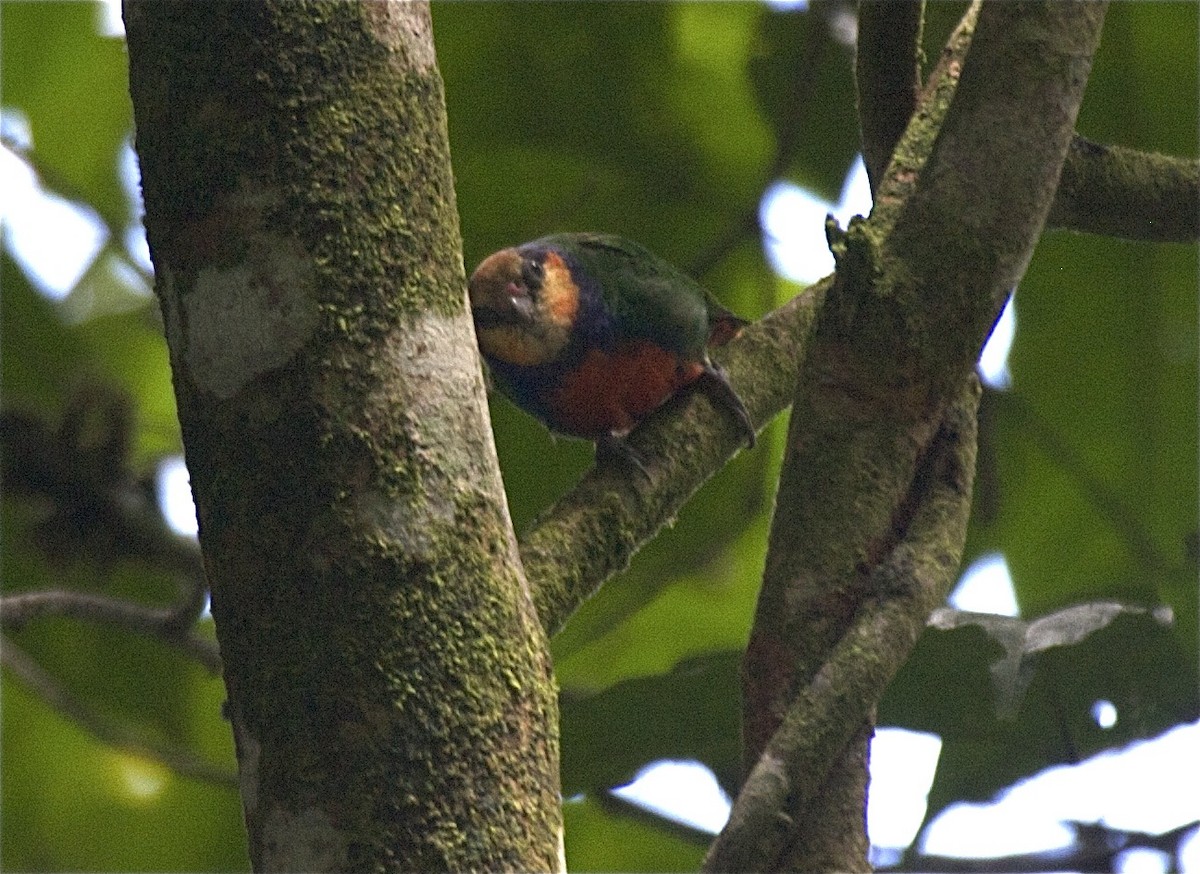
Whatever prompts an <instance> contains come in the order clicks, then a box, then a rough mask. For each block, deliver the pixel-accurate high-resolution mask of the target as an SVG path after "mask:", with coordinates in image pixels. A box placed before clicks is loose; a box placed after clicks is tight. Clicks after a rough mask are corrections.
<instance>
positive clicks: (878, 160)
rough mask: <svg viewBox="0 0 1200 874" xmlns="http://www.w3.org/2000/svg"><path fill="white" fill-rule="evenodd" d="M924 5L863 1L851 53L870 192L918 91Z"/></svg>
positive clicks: (903, 1) (910, 0)
mask: <svg viewBox="0 0 1200 874" xmlns="http://www.w3.org/2000/svg"><path fill="white" fill-rule="evenodd" d="M924 19H925V4H924V3H923V2H920V3H917V2H913V0H861V2H860V3H859V5H858V44H857V46H856V47H855V53H854V70H855V78H854V81H855V86H856V88H857V91H858V121H859V129H860V131H861V134H862V147H863V163H864V164H866V167H867V178H868V179H870V181H871V193H872V194H874V193H875V191H876V190H878V188H879V182H880V180H881V179H883V173H884V171H885V170H886V169H887V165H888V162H889V161H891V159H892V152H893V151H894V150H895V148H896V143H898V142H900V137H901V136H902V135H903V134H904V129H905V128H906V127H908V120H909V119H910V118H911V117H912V114H913V112H914V111H915V110H916V108H917V97H918V95H919V94H920V92H921V28H922V24H923V22H924Z"/></svg>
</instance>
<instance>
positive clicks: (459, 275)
mask: <svg viewBox="0 0 1200 874" xmlns="http://www.w3.org/2000/svg"><path fill="white" fill-rule="evenodd" d="M125 19H126V28H127V34H128V44H129V55H130V82H131V92H132V96H133V103H134V110H135V119H136V125H137V151H138V155H139V159H140V161H141V168H142V182H143V188H144V193H145V202H146V225H147V231H148V236H149V240H150V246H151V252H152V256H153V260H154V265H155V272H156V290H157V294H158V297H159V301H160V303H161V306H162V311H163V317H164V322H165V325H166V333H167V340H168V344H169V347H170V355H171V365H172V370H173V374H174V382H175V391H176V397H177V400H178V405H179V415H180V420H181V424H182V427H183V436H184V446H185V450H186V455H187V462H188V467H189V469H190V471H191V476H192V488H193V492H194V495H195V498H196V505H197V508H198V513H199V518H200V541H201V546H202V549H203V553H204V561H205V567H206V571H207V575H208V579H209V583H210V586H211V589H212V609H213V615H214V617H215V619H216V624H217V634H218V638H219V641H220V645H221V654H222V659H223V662H224V676H225V682H226V687H227V691H228V704H227V715H228V717H229V719H230V720H231V722H232V725H233V730H234V736H235V740H236V742H237V754H238V764H239V775H240V790H241V795H242V802H243V807H244V811H245V817H246V824H247V827H248V830H249V836H250V852H251V860H252V863H253V865H254V868H255V869H256V870H307V871H320V870H344V869H351V868H353V869H374V870H406V871H413V870H449V869H453V870H468V869H471V870H479V869H495V870H500V869H506V870H552V869H555V868H558V867H560V866H561V813H560V799H559V791H558V749H557V736H556V731H557V710H556V698H555V691H554V684H553V680H552V677H551V672H550V665H549V659H548V656H547V650H546V644H545V635H544V633H543V631H542V628H541V626H540V624H539V622H538V620H537V618H536V615H535V613H534V610H533V607H532V600H531V598H530V594H529V590H528V585H527V583H526V581H525V578H524V576H523V572H522V570H521V565H520V561H519V558H518V555H517V548H516V542H515V539H514V537H513V535H512V529H511V523H510V520H509V518H508V514H507V509H506V504H505V499H504V494H503V491H502V486H501V482H500V477H499V470H498V467H497V464H496V460H495V451H494V447H493V445H492V437H491V431H490V428H489V424H488V420H487V414H486V404H485V394H484V384H483V381H482V378H481V374H480V370H479V366H478V359H477V354H476V351H475V342H474V336H473V333H472V326H471V319H470V314H469V312H468V309H467V305H466V294H465V287H466V284H465V280H464V274H463V267H462V255H461V249H460V240H459V231H458V219H457V214H456V207H455V200H454V188H453V180H452V176H451V171H450V159H449V146H448V141H447V132H446V120H445V111H444V98H443V93H442V84H441V79H440V77H439V75H438V72H437V69H436V65H435V54H434V47H433V38H432V33H431V25H430V17H429V10H428V6H427V5H426V4H423V3H365V4H348V3H341V2H334V3H306V4H297V3H291V2H260V3H242V2H234V3H214V4H167V3H158V2H146V3H143V2H136V0H128V2H127V4H126V8H125Z"/></svg>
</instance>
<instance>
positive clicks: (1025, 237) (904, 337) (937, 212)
mask: <svg viewBox="0 0 1200 874" xmlns="http://www.w3.org/2000/svg"><path fill="white" fill-rule="evenodd" d="M878 13H879V9H878V8H875V9H873V14H878ZM1103 14H1104V6H1103V4H1093V3H1085V2H1075V3H1067V2H1042V3H1010V2H994V3H984V4H982V6H979V5H978V4H977V5H976V6H975V7H973V8H972V10H971V11H970V12H969V13H968V15H967V17H966V18H965V19H964V23H963V25H962V26H960V28H959V30H958V31H957V32H956V33H955V35H954V36H953V37H952V39H951V41H950V43H949V45H948V48H947V51H946V53H945V54H944V55H943V58H942V60H941V62H940V63H939V65H938V68H937V70H935V72H934V74H933V76H932V77H931V81H930V84H929V86H928V87H927V88H926V89H925V91H924V92H923V93H922V94H921V97H920V100H919V101H918V103H917V106H916V111H915V112H914V114H913V116H912V119H911V121H910V122H909V124H908V127H907V129H906V130H905V132H904V135H903V136H902V137H901V138H900V139H899V142H898V143H897V144H896V147H895V150H894V153H893V154H892V155H891V158H890V161H889V162H888V164H887V173H886V175H884V176H883V178H882V179H880V180H879V181H878V183H877V185H878V190H877V191H876V198H875V205H874V208H873V210H872V213H871V216H870V218H869V219H868V220H866V221H863V220H858V221H855V222H853V223H852V224H851V227H850V228H849V230H848V231H846V232H842V231H840V230H837V229H835V228H831V232H830V237H831V243H832V248H833V250H834V255H835V258H836V259H837V262H838V271H837V278H836V280H835V281H834V283H833V285H832V286H831V288H830V289H829V292H828V293H827V295H826V297H825V302H824V306H823V307H822V309H821V312H820V313H819V315H818V316H817V320H816V325H815V327H814V329H813V333H812V336H811V338H810V340H809V343H808V344H807V346H806V347H805V361H804V363H803V364H802V365H801V367H800V378H799V382H798V388H797V392H796V398H795V402H794V404H793V408H792V418H791V422H790V426H789V432H788V438H787V448H786V450H785V456H784V465H783V470H782V474H781V479H780V486H779V494H778V498H777V502H776V511H775V516H774V519H773V521H772V527H771V535H770V544H769V547H768V554H767V561H766V570H765V573H764V582H763V589H762V591H761V593H760V597H759V603H758V609H757V613H756V616H755V623H754V628H753V630H752V632H751V639H750V643H749V646H748V648H747V652H746V658H745V663H744V696H743V697H744V722H743V738H744V742H745V744H746V748H745V765H746V769H747V773H748V778H747V786H748V787H751V788H752V789H753V791H754V792H756V793H758V794H757V797H758V798H760V799H768V800H764V801H762V802H761V804H760V807H762V809H761V810H757V809H755V810H752V809H749V808H753V807H754V805H753V804H751V803H749V802H747V803H746V804H744V805H743V808H747V809H744V810H742V811H741V812H740V815H738V816H735V817H733V818H731V820H730V826H728V827H727V829H726V833H724V834H723V835H722V836H721V838H719V839H718V841H717V843H716V844H715V845H714V848H713V850H712V851H711V852H710V855H709V858H708V860H707V862H706V865H707V867H708V868H709V869H710V870H737V869H739V868H756V869H761V870H768V869H769V870H835V869H836V870H867V868H868V866H867V861H866V858H865V848H866V841H865V840H864V839H863V835H864V829H865V823H864V817H863V809H862V801H863V792H862V789H863V786H864V784H865V767H866V760H867V757H866V748H865V744H866V742H867V739H868V738H869V735H870V720H871V712H872V707H873V704H874V702H876V701H878V698H879V696H881V695H882V693H883V691H884V688H886V682H887V680H888V679H890V674H889V673H888V672H889V670H890V671H892V672H894V669H895V668H898V667H899V664H901V663H902V662H903V660H904V658H905V657H906V656H907V653H908V652H909V651H910V650H911V647H912V645H914V644H915V641H916V634H915V632H914V633H909V632H910V631H912V629H913V628H914V627H915V628H919V627H920V625H921V624H923V623H924V621H925V618H926V617H927V616H928V614H929V611H930V610H931V609H932V608H933V607H934V606H935V605H936V604H937V603H938V600H939V598H944V597H945V595H946V594H947V593H948V590H949V586H950V585H951V583H952V582H953V575H954V571H955V569H956V567H957V563H958V559H959V557H961V550H962V545H963V539H964V537H965V523H966V513H967V510H968V509H969V498H970V488H971V476H970V475H954V476H950V477H949V478H946V477H942V476H940V475H938V473H937V471H938V470H939V461H938V459H939V457H940V456H941V455H942V454H943V453H944V452H945V451H950V450H943V449H939V444H941V443H943V442H945V440H947V439H949V440H950V442H951V443H952V444H957V443H963V444H964V445H961V446H958V448H956V449H954V450H952V454H955V455H957V456H960V457H962V458H969V459H970V463H971V464H972V466H973V460H974V427H973V424H972V426H971V427H970V428H969V429H968V428H966V427H964V426H963V425H961V424H959V425H950V419H961V411H962V410H963V409H964V408H965V407H969V410H970V412H969V415H970V416H971V417H972V418H973V417H974V404H975V403H976V402H977V401H976V400H970V399H969V398H970V396H971V395H973V394H976V393H977V389H976V388H974V377H973V375H972V373H971V369H972V367H973V366H974V363H975V361H976V360H977V358H978V355H979V350H980V348H981V347H982V345H983V343H984V340H985V339H986V338H987V335H988V333H989V332H990V330H991V328H992V326H993V324H994V323H995V320H996V318H997V317H998V316H999V313H1000V310H1001V308H1002V306H1003V304H1004V302H1005V300H1006V298H1007V297H1008V295H1009V293H1010V292H1011V290H1012V289H1013V287H1014V285H1015V284H1016V283H1017V282H1018V281H1019V279H1020V277H1021V275H1022V274H1023V272H1024V270H1025V267H1026V265H1027V264H1028V262H1029V258H1030V257H1031V255H1032V252H1033V248H1034V245H1035V244H1036V242H1037V239H1038V237H1039V235H1040V233H1041V231H1042V228H1043V226H1044V224H1045V221H1046V216H1047V214H1048V212H1049V210H1050V207H1051V204H1052V203H1053V201H1054V197H1055V191H1056V188H1057V184H1058V179H1059V175H1060V172H1061V168H1062V165H1063V161H1064V159H1065V157H1066V154H1067V149H1068V145H1069V144H1070V142H1071V139H1072V137H1073V135H1074V125H1075V117H1076V113H1077V112H1078V108H1079V104H1080V102H1081V100H1082V96H1083V87H1084V84H1085V83H1086V81H1087V77H1088V73H1089V71H1090V65H1091V57H1092V53H1093V52H1094V51H1095V47H1096V45H1097V44H1098V40H1099V33H1100V25H1101V22H1102V21H1103ZM976 16H978V19H977V21H976ZM916 30H919V29H914V28H905V29H903V30H901V31H900V33H901V34H902V35H903V36H904V38H905V39H911V38H912V34H913V32H914V31H916ZM877 36H878V34H877ZM913 56H914V53H913V51H912V50H911V49H907V48H904V47H901V48H900V49H898V50H896V51H894V52H892V53H891V57H892V58H893V63H895V64H896V65H898V66H899V67H900V68H901V69H898V70H897V71H896V75H895V76H894V78H895V79H896V80H898V81H902V82H906V81H908V80H909V79H910V77H911V68H912V64H913V61H912V58H913ZM859 73H860V98H861V99H860V107H859V111H860V114H863V115H865V116H867V119H866V121H864V124H863V129H864V131H881V132H884V133H878V134H877V135H876V136H875V137H873V139H874V140H878V142H879V143H884V142H887V140H889V139H890V138H891V137H890V135H887V134H886V131H889V130H891V131H894V130H895V128H896V125H895V123H894V116H895V112H894V111H893V109H894V108H893V107H890V106H886V105H880V104H879V101H881V100H884V101H886V100H890V99H895V98H893V97H892V96H890V95H894V94H897V93H898V94H899V95H900V97H899V98H898V99H900V100H902V101H903V102H905V104H906V105H907V101H908V100H909V99H910V96H909V93H908V90H907V88H902V89H896V88H893V87H891V86H886V87H876V85H875V84H873V83H872V82H869V81H862V78H861V77H863V76H876V77H879V76H882V75H883V72H881V71H880V70H879V69H878V68H877V67H872V66H871V65H864V64H862V63H860V65H859ZM876 117H878V118H881V119H883V122H882V123H880V124H874V123H872V122H871V119H872V118H876ZM874 163H875V166H876V168H878V167H879V166H880V165H881V164H882V163H883V162H882V161H881V160H879V156H878V155H876V156H875V160H874ZM976 397H977V395H976ZM956 411H958V412H956ZM947 435H949V436H947ZM953 435H958V436H953ZM966 443H969V445H965V444H966ZM959 466H961V465H959ZM943 494H945V495H948V496H949V499H948V503H947V507H948V510H947V511H946V512H942V511H937V512H936V513H934V514H933V516H934V517H938V518H941V523H940V524H935V525H932V526H928V525H926V526H924V527H925V533H924V534H921V533H920V532H919V531H918V525H917V523H918V521H919V520H921V519H922V518H923V517H928V516H930V513H931V511H930V507H931V506H933V505H934V504H936V503H937V502H938V501H941V500H943V499H942V498H940V497H939V496H940V495H943ZM931 502H933V503H932V504H931ZM914 535H918V536H917V537H916V539H915V540H914ZM912 545H916V546H917V547H919V549H918V550H917V551H916V552H915V553H914V554H913V557H911V558H903V556H902V553H903V551H904V550H905V549H908V548H910V547H911V546H912ZM921 568H927V570H924V571H922V570H921ZM902 601H905V602H907V606H905V607H904V608H903V610H901V613H902V614H903V615H904V616H905V617H907V618H905V619H904V620H903V621H901V620H900V619H899V618H897V621H896V623H895V624H894V626H893V625H892V624H891V623H885V625H888V626H889V627H893V628H894V629H896V630H900V629H902V628H903V629H905V632H904V633H901V634H886V635H879V636H878V638H877V639H875V642H874V643H869V642H868V643H866V644H865V647H859V651H858V652H857V657H858V659H859V660H861V659H863V658H868V657H869V658H871V659H878V660H880V669H879V670H878V671H873V672H872V677H871V682H870V683H869V684H864V686H863V691H864V692H865V693H867V694H869V695H872V696H873V697H871V698H869V699H867V700H864V701H862V702H861V703H860V706H859V707H857V708H850V707H842V706H840V705H839V706H837V707H833V706H832V705H825V704H822V703H821V702H822V701H823V700H824V698H823V697H822V690H824V689H825V688H826V687H828V686H829V685H830V684H832V685H834V686H845V685H846V683H847V677H848V676H849V674H847V673H846V671H850V670H851V667H850V666H852V665H853V664H854V661H847V662H845V663H844V665H843V668H844V670H834V668H833V667H832V666H834V665H836V664H838V663H839V661H838V658H837V654H838V653H839V652H842V651H843V650H846V649H847V642H848V641H850V640H853V639H854V638H855V636H856V635H858V634H860V632H862V631H863V630H866V629H869V628H870V627H871V623H872V621H873V617H875V616H876V614H877V613H878V614H879V615H884V614H885V613H886V611H887V610H888V609H890V608H889V607H888V605H893V606H895V605H897V604H900V603H901V602H902ZM880 602H882V604H883V605H884V606H883V607H879V606H878V604H879V603H880ZM880 611H882V612H880ZM913 620H915V621H916V624H915V626H914V624H913ZM866 640H867V641H869V640H870V636H869V635H868V636H867V638H866ZM893 648H898V649H899V650H900V651H898V652H895V653H888V650H889V649H893ZM884 663H886V664H887V665H893V666H894V667H886V666H885V664H884ZM880 681H882V682H880ZM839 700H840V699H839ZM831 723H833V724H837V726H838V727H837V729H836V730H832V729H830V727H829V726H830V724H831ZM796 726H806V727H807V735H810V736H815V734H816V733H820V734H821V736H822V737H823V736H824V733H825V732H832V733H831V736H830V738H829V739H828V740H827V741H823V743H827V744H828V751H827V753H826V755H824V756H817V757H814V758H812V759H811V761H812V762H813V767H812V768H811V769H810V770H808V771H806V772H804V777H805V778H806V779H807V781H808V782H809V783H812V781H820V782H819V783H818V784H817V785H800V784H798V783H796V782H795V778H796V776H797V772H798V769H797V768H796V767H795V766H794V764H793V763H792V761H791V759H790V758H789V757H794V756H796V755H807V754H808V752H809V751H810V750H809V749H808V747H810V746H811V742H809V741H804V743H802V744H800V745H799V746H797V745H796V744H793V743H791V742H790V740H789V738H788V734H789V733H790V731H789V728H790V727H796ZM802 734H803V733H802ZM806 745H808V746H806ZM823 775H824V776H823ZM852 775H857V776H852ZM764 786H769V787H775V788H771V789H770V791H762V790H763V788H764ZM778 787H783V788H785V789H787V790H788V791H776V789H777V788H778ZM740 801H741V799H739V802H740ZM767 812H774V813H776V814H777V816H776V817H775V819H774V822H776V823H782V824H785V825H779V826H777V827H776V828H775V831H776V833H777V834H776V837H775V838H774V839H771V840H751V839H748V833H749V832H750V831H752V830H753V829H752V828H750V827H748V826H752V825H753V824H754V823H756V822H762V823H767V822H770V821H772V820H771V819H770V817H769V816H766V815H764V814H765V813H767ZM735 814H739V811H738V807H737V805H735ZM742 830H744V831H746V832H747V835H742V834H739V833H738V832H739V831H742ZM806 836H808V837H806ZM839 836H840V837H839ZM797 838H799V839H797Z"/></svg>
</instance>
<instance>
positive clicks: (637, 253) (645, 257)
mask: <svg viewBox="0 0 1200 874" xmlns="http://www.w3.org/2000/svg"><path fill="white" fill-rule="evenodd" d="M545 242H546V243H548V244H550V245H553V246H556V247H559V248H561V249H563V250H564V251H566V252H567V253H569V254H570V255H572V256H573V257H574V258H575V259H576V260H577V261H578V262H579V265H580V267H582V268H583V271H584V272H585V273H586V274H588V275H589V276H591V277H592V278H593V279H595V280H596V282H597V283H599V285H600V288H601V292H602V294H603V295H604V298H605V301H606V302H607V303H608V305H609V308H610V309H611V310H612V312H613V314H614V316H615V318H616V320H617V326H618V330H619V331H620V332H621V334H623V335H624V336H626V337H631V338H632V337H641V338H645V339H649V340H653V341H654V342H656V343H659V344H660V345H662V346H664V347H665V348H667V349H671V350H672V351H674V352H678V353H680V354H682V355H687V356H694V357H697V358H699V357H701V356H702V355H703V354H704V347H705V346H706V345H707V343H708V338H709V332H710V326H709V303H708V301H709V299H710V297H709V295H708V292H707V291H705V290H704V288H703V287H702V286H700V285H699V284H698V283H697V282H696V281H695V280H693V279H692V278H691V277H689V276H688V275H687V274H685V273H683V272H681V271H679V270H677V269H676V268H675V267H673V266H671V265H670V264H669V263H667V262H666V261H664V260H663V259H661V258H659V257H658V256H657V255H655V254H654V253H653V252H651V251H650V250H649V249H647V248H645V247H644V246H641V245H639V244H638V243H634V242H633V241H631V240H626V239H624V238H622V237H618V236H614V235H612V234H595V233H581V234H555V235H554V236H551V237H547V238H545ZM714 305H715V302H714ZM716 306H718V308H719V305H716ZM719 309H720V310H721V311H722V312H725V310H724V309H723V308H719Z"/></svg>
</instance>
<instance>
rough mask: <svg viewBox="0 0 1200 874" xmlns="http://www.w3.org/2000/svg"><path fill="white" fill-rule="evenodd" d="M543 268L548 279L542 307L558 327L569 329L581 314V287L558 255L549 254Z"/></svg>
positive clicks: (543, 289) (544, 288) (544, 283)
mask: <svg viewBox="0 0 1200 874" xmlns="http://www.w3.org/2000/svg"><path fill="white" fill-rule="evenodd" d="M542 267H543V268H544V269H545V277H546V278H545V280H544V281H543V282H542V292H541V293H542V303H541V306H542V307H543V308H544V310H545V313H546V315H547V317H548V318H549V319H550V320H551V321H553V322H554V323H555V324H556V325H561V326H563V327H567V328H569V327H571V326H572V325H574V324H575V316H577V315H578V314H579V286H578V285H576V284H575V280H574V279H572V278H571V271H570V269H568V267H567V264H566V262H565V261H563V259H562V258H561V257H560V256H559V255H558V253H556V252H547V253H546V257H545V260H543V261H542Z"/></svg>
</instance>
